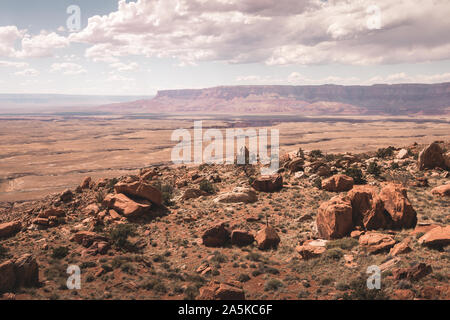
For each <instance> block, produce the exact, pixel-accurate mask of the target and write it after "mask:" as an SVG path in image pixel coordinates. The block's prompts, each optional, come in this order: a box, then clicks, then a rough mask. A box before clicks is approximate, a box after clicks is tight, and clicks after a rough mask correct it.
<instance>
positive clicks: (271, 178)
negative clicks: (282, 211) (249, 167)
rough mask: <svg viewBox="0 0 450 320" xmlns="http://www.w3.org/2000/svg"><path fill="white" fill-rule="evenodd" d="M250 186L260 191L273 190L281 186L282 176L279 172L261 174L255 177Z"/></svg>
mask: <svg viewBox="0 0 450 320" xmlns="http://www.w3.org/2000/svg"><path fill="white" fill-rule="evenodd" d="M252 187H253V188H254V189H255V190H258V191H262V192H274V191H279V190H281V189H282V188H283V177H282V176H281V175H280V174H274V175H267V176H261V177H258V178H256V179H255V180H254V181H253V183H252Z"/></svg>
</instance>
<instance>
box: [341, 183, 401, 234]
mask: <svg viewBox="0 0 450 320" xmlns="http://www.w3.org/2000/svg"><path fill="white" fill-rule="evenodd" d="M347 197H348V198H349V199H350V202H351V205H352V217H353V225H354V226H363V227H364V228H365V229H367V230H376V229H385V228H388V227H390V226H391V224H392V219H391V218H390V216H389V215H388V214H386V213H385V211H384V203H383V201H382V200H381V198H380V197H379V196H378V195H377V190H376V188H375V187H373V186H355V187H354V188H353V189H352V190H350V191H349V192H348V193H347Z"/></svg>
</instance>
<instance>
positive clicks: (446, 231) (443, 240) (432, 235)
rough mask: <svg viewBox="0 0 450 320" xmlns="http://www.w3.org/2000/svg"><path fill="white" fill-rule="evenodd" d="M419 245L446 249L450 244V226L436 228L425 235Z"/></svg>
mask: <svg viewBox="0 0 450 320" xmlns="http://www.w3.org/2000/svg"><path fill="white" fill-rule="evenodd" d="M419 243H420V244H422V245H424V246H428V247H438V248H439V247H445V246H447V245H449V244H450V226H446V227H436V228H433V229H431V230H430V231H428V232H427V233H425V234H424V235H423V236H422V237H421V238H420V239H419Z"/></svg>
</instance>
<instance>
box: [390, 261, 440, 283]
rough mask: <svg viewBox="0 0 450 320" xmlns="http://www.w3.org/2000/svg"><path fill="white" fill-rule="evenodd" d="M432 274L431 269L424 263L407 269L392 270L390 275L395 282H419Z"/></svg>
mask: <svg viewBox="0 0 450 320" xmlns="http://www.w3.org/2000/svg"><path fill="white" fill-rule="evenodd" d="M432 272H433V268H432V267H431V266H430V265H427V264H425V263H418V264H415V265H413V266H411V267H409V268H399V269H393V270H392V275H393V276H394V279H395V280H403V279H407V280H414V281H417V280H420V279H422V278H423V277H425V276H427V275H429V274H430V273H432Z"/></svg>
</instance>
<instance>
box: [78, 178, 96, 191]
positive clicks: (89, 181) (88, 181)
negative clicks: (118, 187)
mask: <svg viewBox="0 0 450 320" xmlns="http://www.w3.org/2000/svg"><path fill="white" fill-rule="evenodd" d="M92 184H93V183H92V178H91V177H86V178H84V180H83V182H81V185H80V188H81V189H90V188H91V186H92Z"/></svg>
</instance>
